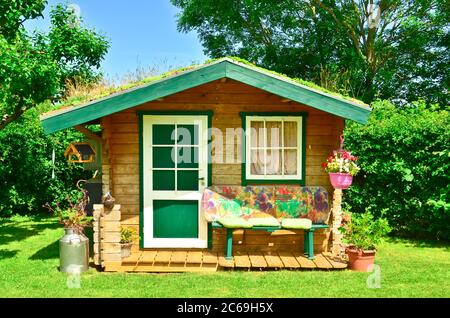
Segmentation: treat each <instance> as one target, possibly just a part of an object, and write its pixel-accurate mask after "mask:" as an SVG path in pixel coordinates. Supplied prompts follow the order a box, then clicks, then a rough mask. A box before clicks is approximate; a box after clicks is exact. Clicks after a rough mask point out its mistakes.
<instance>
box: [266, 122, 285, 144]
mask: <svg viewBox="0 0 450 318" xmlns="http://www.w3.org/2000/svg"><path fill="white" fill-rule="evenodd" d="M266 129H267V147H281V131H282V128H281V121H267V122H266Z"/></svg>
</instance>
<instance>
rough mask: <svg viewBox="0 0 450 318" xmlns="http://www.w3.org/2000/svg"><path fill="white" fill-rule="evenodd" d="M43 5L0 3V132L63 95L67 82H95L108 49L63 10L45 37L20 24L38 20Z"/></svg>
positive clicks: (55, 12) (39, 0)
mask: <svg viewBox="0 0 450 318" xmlns="http://www.w3.org/2000/svg"><path fill="white" fill-rule="evenodd" d="M46 4H47V1H44V0H26V1H23V0H21V1H17V0H16V1H11V0H0V130H1V129H3V128H5V127H6V126H7V125H8V124H9V123H11V122H13V121H14V120H16V119H17V118H19V117H20V116H21V115H22V114H23V113H24V112H26V111H27V110H28V109H30V108H33V107H36V105H38V104H40V103H42V102H44V101H46V100H51V101H57V100H58V99H60V98H61V97H63V95H64V88H65V84H66V82H67V81H72V82H73V81H80V80H81V81H87V82H91V81H95V80H97V79H98V68H99V66H100V62H101V61H102V60H103V58H104V56H105V54H106V53H107V50H108V48H109V42H108V41H107V40H106V38H105V37H104V36H103V35H100V34H97V33H96V32H94V31H92V30H90V29H88V28H86V27H85V26H83V23H82V20H81V18H80V17H78V16H77V15H76V14H75V12H74V11H73V10H71V9H70V7H68V6H67V5H62V4H58V5H56V6H55V7H54V8H53V9H52V10H51V14H50V16H51V28H50V31H49V32H48V34H45V33H41V32H33V33H29V32H27V31H26V30H25V28H24V26H23V23H24V22H25V21H26V20H28V19H34V18H38V17H42V12H43V10H44V8H45V5H46Z"/></svg>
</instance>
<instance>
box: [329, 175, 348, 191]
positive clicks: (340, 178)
mask: <svg viewBox="0 0 450 318" xmlns="http://www.w3.org/2000/svg"><path fill="white" fill-rule="evenodd" d="M329 175H330V182H331V185H332V186H333V187H334V188H335V189H344V190H345V189H348V188H349V187H350V186H351V185H352V181H353V176H352V175H351V174H349V173H339V172H330V173H329Z"/></svg>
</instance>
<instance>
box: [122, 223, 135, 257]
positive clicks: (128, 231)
mask: <svg viewBox="0 0 450 318" xmlns="http://www.w3.org/2000/svg"><path fill="white" fill-rule="evenodd" d="M133 234H134V231H133V229H132V228H129V227H123V228H121V230H120V246H121V250H120V251H121V254H122V258H125V257H128V256H130V255H131V246H132V245H133V243H132V242H133Z"/></svg>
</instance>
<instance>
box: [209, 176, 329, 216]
mask: <svg viewBox="0 0 450 318" xmlns="http://www.w3.org/2000/svg"><path fill="white" fill-rule="evenodd" d="M202 211H203V213H204V216H205V218H206V219H207V220H208V221H214V220H216V219H218V218H220V217H224V216H239V217H243V218H255V217H267V216H268V215H270V216H273V217H275V218H277V219H282V218H308V219H310V220H311V221H312V222H313V223H314V224H320V223H325V222H327V220H328V216H329V213H330V208H329V204H328V192H327V190H325V189H324V188H322V187H301V186H281V185H279V186H276V185H275V186H246V187H241V186H212V187H209V188H206V189H205V190H204V192H203V197H202Z"/></svg>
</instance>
